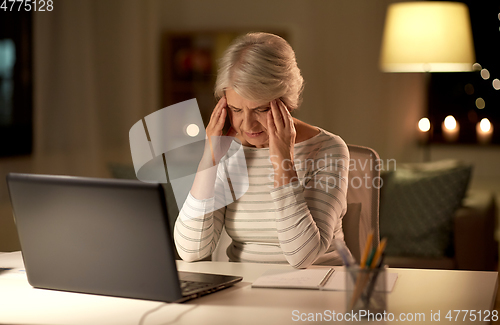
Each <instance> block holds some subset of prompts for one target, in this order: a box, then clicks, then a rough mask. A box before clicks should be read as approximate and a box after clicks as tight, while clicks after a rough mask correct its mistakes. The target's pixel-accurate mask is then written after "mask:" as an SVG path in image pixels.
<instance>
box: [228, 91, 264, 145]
mask: <svg viewBox="0 0 500 325" xmlns="http://www.w3.org/2000/svg"><path fill="white" fill-rule="evenodd" d="M226 100H227V107H228V112H229V118H230V121H231V125H232V127H233V129H235V130H236V132H238V135H237V136H236V137H237V138H238V139H239V140H240V141H241V143H242V144H243V145H247V146H254V147H257V148H267V147H269V135H268V133H267V112H268V111H269V110H270V109H271V105H270V103H269V102H264V101H262V102H255V101H252V100H248V99H245V98H243V97H241V96H240V95H238V94H237V93H236V92H235V91H234V90H233V89H231V88H229V89H226Z"/></svg>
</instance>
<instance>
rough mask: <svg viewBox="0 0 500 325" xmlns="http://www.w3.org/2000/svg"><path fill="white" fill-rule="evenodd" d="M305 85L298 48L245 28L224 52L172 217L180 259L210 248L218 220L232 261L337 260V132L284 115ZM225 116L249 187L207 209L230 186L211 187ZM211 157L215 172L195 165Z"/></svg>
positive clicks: (341, 156)
mask: <svg viewBox="0 0 500 325" xmlns="http://www.w3.org/2000/svg"><path fill="white" fill-rule="evenodd" d="M302 89H303V78H302V76H301V73H300V70H299V68H298V67H297V63H296V60H295V53H294V51H293V50H292V48H291V47H290V45H289V44H288V43H287V42H286V41H285V40H284V39H282V38H281V37H279V36H276V35H272V34H267V33H250V34H247V35H244V36H242V37H240V38H238V39H237V40H236V41H235V42H234V43H233V44H232V45H231V46H230V47H229V48H228V49H227V50H226V52H225V53H224V56H223V58H222V59H221V61H220V67H219V71H218V75H217V81H216V86H215V96H216V97H217V98H219V101H218V103H217V105H216V106H215V108H214V110H213V113H212V115H211V118H210V122H209V123H208V126H207V128H206V135H207V145H206V148H210V149H206V150H205V153H204V155H203V158H202V161H201V162H200V168H199V169H198V173H197V174H196V176H195V181H194V183H193V186H192V188H191V191H190V194H189V196H188V198H187V199H186V202H185V203H184V205H183V207H182V209H181V211H180V213H179V216H178V218H177V221H176V223H175V231H174V238H175V243H176V247H177V251H178V253H179V256H180V257H181V258H182V259H184V260H186V261H196V260H200V259H203V258H205V257H207V256H209V255H210V254H212V252H213V251H214V249H215V247H216V245H217V243H218V241H219V237H220V234H221V231H222V229H223V227H224V226H225V228H226V231H227V233H228V235H229V236H230V237H231V238H232V243H231V244H230V245H229V247H228V248H227V254H228V257H229V259H230V261H235V262H261V263H289V264H290V265H292V266H293V267H296V268H305V267H308V266H309V265H311V264H327V265H339V264H342V260H341V259H340V256H339V254H338V252H337V251H336V250H335V244H334V239H335V238H337V239H340V240H343V238H344V234H343V231H342V217H343V215H344V214H345V212H346V207H347V203H346V193H347V176H348V175H347V172H348V161H349V152H348V150H347V146H346V144H345V143H344V141H343V140H342V139H341V138H340V137H339V136H337V135H334V134H331V133H329V132H327V131H325V130H323V129H320V128H318V127H314V126H311V125H309V124H307V123H304V122H302V121H300V120H298V119H296V118H293V117H292V116H291V115H290V112H291V111H293V110H294V109H297V108H298V107H299V105H300V102H301V92H302ZM227 117H228V118H229V121H230V123H231V128H230V129H229V131H228V132H227V134H226V135H227V136H232V137H234V143H237V144H238V145H240V146H243V150H244V154H245V158H244V159H245V162H246V169H247V172H248V189H247V191H246V192H245V194H244V195H243V196H241V197H240V198H237V199H236V200H234V202H232V200H229V202H232V203H229V204H228V205H227V206H221V205H222V204H219V206H221V207H216V208H214V206H217V202H220V201H221V200H220V199H218V197H217V196H219V197H220V196H224V195H226V196H227V191H224V189H223V190H222V191H219V190H217V188H218V185H217V184H219V185H220V184H222V183H223V179H224V176H223V175H224V168H223V167H224V164H218V163H219V161H220V159H219V158H220V156H221V155H217V154H215V155H214V150H215V149H214V144H213V143H212V142H211V141H210V139H216V138H217V137H220V136H222V135H223V127H224V123H225V121H226V118H227ZM210 163H211V164H212V165H216V166H217V165H218V167H217V168H212V169H213V170H215V171H210V169H209V168H206V167H202V166H206V164H210ZM226 168H227V167H226ZM222 187H223V186H222V185H221V186H220V188H222ZM226 187H227V186H226ZM221 193H222V194H221ZM230 195H232V196H233V198H235V197H234V192H233V193H231V194H230ZM222 201H224V199H222Z"/></svg>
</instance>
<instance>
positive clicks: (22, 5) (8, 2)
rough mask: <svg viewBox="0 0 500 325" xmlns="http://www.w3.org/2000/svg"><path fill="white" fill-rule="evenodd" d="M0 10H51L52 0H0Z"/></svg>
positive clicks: (52, 7) (52, 6)
mask: <svg viewBox="0 0 500 325" xmlns="http://www.w3.org/2000/svg"><path fill="white" fill-rule="evenodd" d="M0 1H1V2H2V5H0V10H1V11H52V10H54V1H53V0H0Z"/></svg>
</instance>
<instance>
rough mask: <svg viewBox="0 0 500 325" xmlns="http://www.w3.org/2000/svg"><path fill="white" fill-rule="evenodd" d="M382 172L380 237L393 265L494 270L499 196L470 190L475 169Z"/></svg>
mask: <svg viewBox="0 0 500 325" xmlns="http://www.w3.org/2000/svg"><path fill="white" fill-rule="evenodd" d="M397 167H398V168H397V170H392V171H386V172H384V173H383V174H382V179H383V186H382V188H381V199H380V234H381V237H387V238H388V245H387V249H386V263H387V264H388V265H389V266H390V267H402V268H435V269H459V270H495V269H496V268H497V255H498V245H497V243H496V240H495V232H496V230H495V229H496V210H497V208H496V203H495V195H494V193H493V192H491V191H487V190H468V185H469V180H470V178H471V176H472V172H473V166H471V165H468V164H466V163H463V162H461V161H457V160H442V161H435V162H427V163H412V164H400V165H398V166H397Z"/></svg>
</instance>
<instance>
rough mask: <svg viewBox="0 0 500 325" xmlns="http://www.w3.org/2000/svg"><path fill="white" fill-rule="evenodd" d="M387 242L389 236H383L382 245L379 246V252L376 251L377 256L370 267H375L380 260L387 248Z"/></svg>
mask: <svg viewBox="0 0 500 325" xmlns="http://www.w3.org/2000/svg"><path fill="white" fill-rule="evenodd" d="M386 244H387V238H385V237H384V238H382V241H381V242H380V245H379V246H378V248H377V252H376V253H375V256H374V257H373V260H372V263H371V264H370V268H372V269H374V268H375V267H376V266H377V265H378V262H379V260H380V257H381V256H382V254H383V253H384V250H385V245H386Z"/></svg>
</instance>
